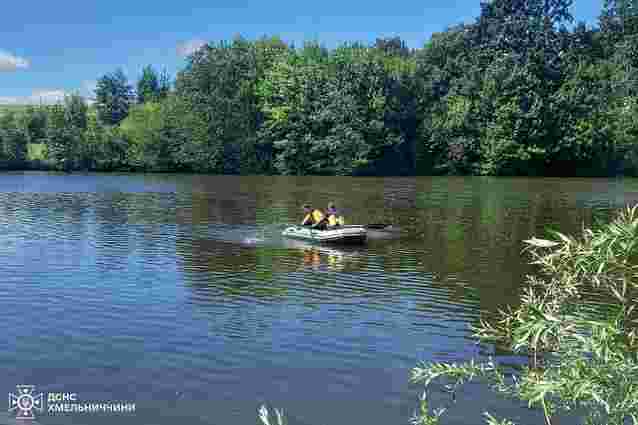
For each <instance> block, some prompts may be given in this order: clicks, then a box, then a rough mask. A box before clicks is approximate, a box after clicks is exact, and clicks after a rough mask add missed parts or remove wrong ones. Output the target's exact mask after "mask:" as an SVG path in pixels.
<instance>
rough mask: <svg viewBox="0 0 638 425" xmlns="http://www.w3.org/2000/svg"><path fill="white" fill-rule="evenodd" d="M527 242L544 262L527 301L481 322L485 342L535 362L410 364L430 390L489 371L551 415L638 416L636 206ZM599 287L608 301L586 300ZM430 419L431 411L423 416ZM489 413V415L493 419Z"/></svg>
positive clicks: (494, 384)
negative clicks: (512, 365) (519, 366)
mask: <svg viewBox="0 0 638 425" xmlns="http://www.w3.org/2000/svg"><path fill="white" fill-rule="evenodd" d="M554 236H555V238H554V240H545V239H537V238H533V239H530V240H527V241H525V242H526V244H527V245H528V247H529V251H530V252H531V255H532V258H533V264H535V265H537V266H538V267H539V268H540V275H539V276H538V277H535V276H529V277H528V287H527V288H526V289H525V291H524V294H523V296H522V299H521V305H520V306H519V307H517V308H514V309H508V310H507V311H502V312H500V318H499V320H498V321H496V322H494V321H491V320H482V321H481V324H480V326H478V327H476V328H475V329H474V331H475V335H476V336H477V337H478V338H479V340H480V341H481V342H484V343H488V342H491V343H497V344H499V345H502V346H506V347H509V348H510V349H511V350H512V351H513V352H515V353H519V354H527V355H528V356H530V358H531V365H530V366H529V367H525V368H523V370H522V371H521V372H520V374H512V373H511V371H507V370H506V369H505V368H503V367H501V366H499V365H497V364H496V363H494V362H493V361H489V362H487V363H475V362H474V361H471V362H469V363H464V364H445V363H430V364H424V365H422V366H420V367H417V368H415V369H414V370H413V372H412V381H413V382H416V383H422V384H424V385H425V387H426V390H427V389H428V387H429V386H430V385H431V384H432V383H434V382H435V381H440V380H443V381H444V383H445V384H446V385H447V386H448V388H450V389H451V390H452V391H455V390H456V389H458V388H459V386H461V385H463V384H464V383H466V382H468V381H471V380H477V379H480V380H483V381H484V382H487V383H488V385H489V386H490V387H491V388H492V389H493V390H494V391H496V392H498V393H501V394H503V395H505V396H508V397H512V398H515V399H519V400H522V401H526V402H527V403H528V405H529V406H530V407H531V408H539V409H541V410H542V412H543V414H544V416H545V423H546V424H547V425H551V424H552V423H555V422H553V421H555V419H554V418H555V417H556V415H558V414H569V413H570V412H574V411H579V412H585V423H587V424H592V425H593V424H613V425H623V424H627V423H629V422H628V421H631V423H633V424H634V425H636V424H638V321H637V320H636V317H637V316H636V313H637V311H636V304H637V303H638V298H636V295H637V294H638V206H634V207H633V208H627V209H625V210H624V211H623V212H622V213H621V214H619V216H618V217H617V218H616V219H615V220H614V221H613V222H611V223H608V224H605V225H603V226H601V227H600V228H599V229H597V230H595V231H594V230H590V229H584V230H583V234H582V237H581V238H580V239H576V238H573V237H568V236H565V235H563V234H561V233H558V232H555V233H554ZM592 295H593V296H595V297H596V299H597V300H598V301H606V302H607V305H606V307H605V308H604V309H596V308H592V306H591V304H588V303H586V302H584V299H585V298H586V297H591V296H592ZM418 419H419V420H421V421H423V422H417V423H419V424H421V423H431V422H427V421H431V420H432V414H430V413H429V412H424V413H423V414H421V415H420V417H419V418H418ZM490 420H491V419H490Z"/></svg>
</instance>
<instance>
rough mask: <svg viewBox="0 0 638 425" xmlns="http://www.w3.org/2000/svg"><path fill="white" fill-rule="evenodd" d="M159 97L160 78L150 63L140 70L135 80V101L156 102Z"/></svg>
mask: <svg viewBox="0 0 638 425" xmlns="http://www.w3.org/2000/svg"><path fill="white" fill-rule="evenodd" d="M159 97H160V80H159V77H158V75H157V72H155V69H153V67H152V66H151V65H147V66H145V67H144V69H143V70H142V77H141V78H140V79H139V81H138V82H137V103H146V102H156V101H157V100H158V99H159Z"/></svg>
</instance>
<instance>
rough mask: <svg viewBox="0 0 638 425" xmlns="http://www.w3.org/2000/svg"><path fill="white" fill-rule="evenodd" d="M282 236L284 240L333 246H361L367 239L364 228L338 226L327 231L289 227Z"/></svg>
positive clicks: (304, 227)
mask: <svg viewBox="0 0 638 425" xmlns="http://www.w3.org/2000/svg"><path fill="white" fill-rule="evenodd" d="M282 235H283V236H284V237H286V238H292V239H301V240H305V241H310V242H325V243H335V244H363V243H365V242H366V239H367V232H366V229H365V227H364V226H339V227H336V228H333V229H327V230H317V229H312V228H310V227H306V226H290V227H288V228H286V230H284V231H283V232H282Z"/></svg>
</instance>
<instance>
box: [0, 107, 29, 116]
mask: <svg viewBox="0 0 638 425" xmlns="http://www.w3.org/2000/svg"><path fill="white" fill-rule="evenodd" d="M27 106H28V105H0V115H2V114H4V113H6V112H21V111H23V110H25V109H26V108H27Z"/></svg>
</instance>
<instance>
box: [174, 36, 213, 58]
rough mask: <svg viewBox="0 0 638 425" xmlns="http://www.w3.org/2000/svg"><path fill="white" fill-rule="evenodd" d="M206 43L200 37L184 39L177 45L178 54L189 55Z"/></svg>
mask: <svg viewBox="0 0 638 425" xmlns="http://www.w3.org/2000/svg"><path fill="white" fill-rule="evenodd" d="M205 44H206V42H205V41H204V40H200V39H198V38H195V39H192V40H188V41H184V42H182V43H179V44H178V45H177V54H178V55H180V56H189V55H192V54H193V53H195V52H196V51H197V50H199V49H200V48H201V47H203V46H204V45H205Z"/></svg>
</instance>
